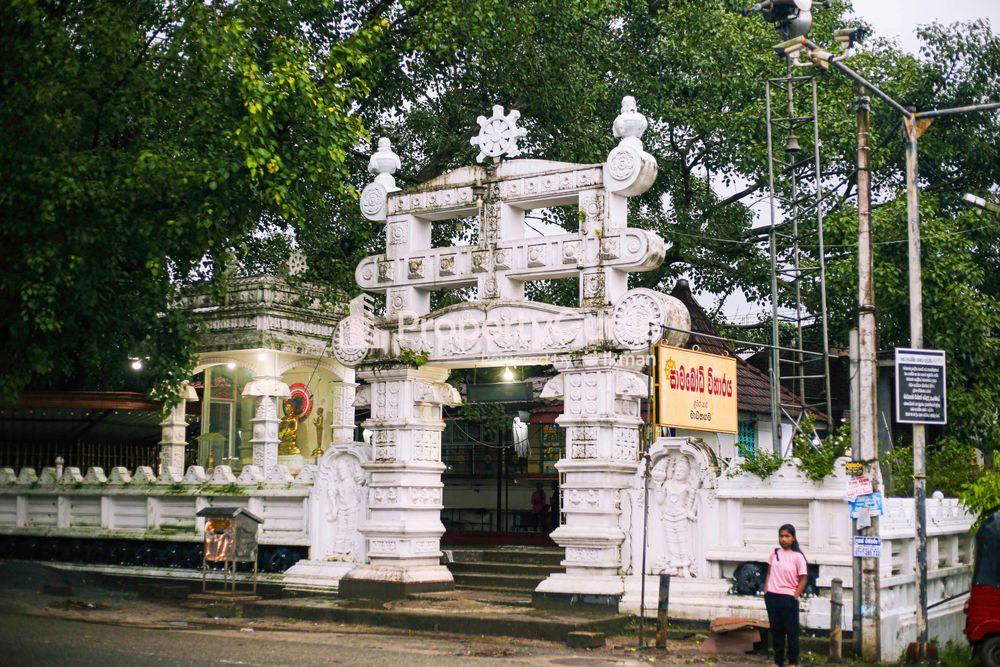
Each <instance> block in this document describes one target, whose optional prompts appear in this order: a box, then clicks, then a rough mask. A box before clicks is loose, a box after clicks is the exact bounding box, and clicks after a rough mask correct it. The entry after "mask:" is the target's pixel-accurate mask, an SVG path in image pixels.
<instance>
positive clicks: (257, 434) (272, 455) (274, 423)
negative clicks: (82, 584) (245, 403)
mask: <svg viewBox="0 0 1000 667" xmlns="http://www.w3.org/2000/svg"><path fill="white" fill-rule="evenodd" d="M277 402H278V398H277V397H276V396H258V397H257V407H256V409H255V410H254V415H253V419H251V420H250V422H251V423H252V424H253V438H251V439H250V444H251V445H253V465H255V466H257V467H258V468H260V471H261V474H262V475H263V476H264V477H267V475H268V473H270V472H271V469H272V468H274V466H276V465H278V424H279V423H281V420H280V419H279V418H278V405H277Z"/></svg>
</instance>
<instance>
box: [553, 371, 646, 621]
mask: <svg viewBox="0 0 1000 667" xmlns="http://www.w3.org/2000/svg"><path fill="white" fill-rule="evenodd" d="M641 364H642V357H641V356H639V355H632V354H624V355H618V354H616V353H612V352H600V353H594V354H588V355H584V356H580V357H567V358H562V359H559V360H557V361H556V362H555V367H556V370H558V371H560V374H559V375H558V376H557V377H556V378H555V380H554V381H550V384H551V386H552V387H554V389H553V388H551V387H547V391H546V392H545V393H543V396H546V397H554V396H555V395H557V394H560V393H561V395H562V398H563V406H564V407H563V414H562V415H560V416H559V418H558V419H556V422H557V423H558V424H559V426H560V427H561V428H563V429H565V431H566V454H565V458H563V459H561V460H560V461H559V462H558V463H557V464H556V469H557V470H558V471H559V472H560V474H561V475H563V476H564V477H563V480H564V481H563V484H562V488H561V489H560V497H561V500H562V512H563V515H564V517H565V519H564V523H563V524H562V525H561V526H560V527H559V528H557V529H556V530H555V531H554V532H553V533H552V539H553V540H555V542H556V543H557V544H558V545H559V546H561V547H564V548H565V549H566V559H565V560H564V561H563V564H564V565H565V566H566V571H565V572H564V573H557V574H553V575H550V576H549V578H548V579H546V580H545V581H543V582H542V583H541V584H539V586H538V588H536V589H535V602H536V604H537V605H538V606H569V605H570V604H573V605H577V604H580V600H581V598H580V597H579V596H581V595H582V596H585V597H584V599H583V604H587V605H596V606H601V607H610V608H612V609H617V606H618V602H619V600H620V598H621V596H622V594H623V593H624V582H623V579H622V577H621V571H622V570H624V569H626V568H627V567H628V564H627V563H624V562H623V561H622V553H621V546H622V543H623V542H624V540H625V539H626V531H627V530H628V526H623V525H622V519H621V517H622V509H621V502H622V500H621V492H622V490H624V489H626V488H629V487H630V486H631V483H632V478H633V476H634V475H635V473H636V469H637V466H638V455H639V428H640V427H641V425H642V418H641V417H640V415H639V402H640V400H641V399H642V398H643V397H644V396H645V395H646V393H647V383H646V378H645V376H644V375H643V374H642V372H641V370H642V367H641Z"/></svg>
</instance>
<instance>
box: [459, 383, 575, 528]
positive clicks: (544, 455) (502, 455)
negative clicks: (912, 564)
mask: <svg viewBox="0 0 1000 667" xmlns="http://www.w3.org/2000/svg"><path fill="white" fill-rule="evenodd" d="M552 375H553V371H552V369H551V367H550V366H522V367H513V368H512V367H510V366H504V367H494V368H472V369H460V370H453V371H452V377H451V382H452V383H453V384H454V385H456V386H457V387H458V389H459V391H460V393H461V394H462V398H463V404H462V405H461V406H456V407H452V408H447V409H445V411H444V415H443V416H444V423H445V427H444V431H443V432H442V434H441V457H442V461H443V463H444V465H445V471H444V473H443V475H442V482H443V483H444V494H443V505H444V507H443V509H442V511H441V522H442V524H443V525H444V527H445V534H444V536H443V538H442V543H443V544H444V545H452V546H461V545H466V544H484V545H504V544H506V545H529V546H545V547H554V546H556V544H555V542H554V541H552V539H551V538H550V537H549V534H550V533H551V532H552V531H553V530H555V528H557V527H558V526H559V524H560V514H561V507H560V502H559V472H558V470H556V463H557V462H558V461H559V460H560V459H561V458H563V457H564V455H565V435H564V432H563V430H562V429H560V428H559V426H558V424H556V422H555V420H556V417H558V416H559V414H560V413H561V406H558V405H553V404H552V402H551V401H545V400H543V399H541V398H540V397H539V395H540V393H541V389H542V386H544V383H545V382H546V381H547V380H548V379H549V378H551V377H552ZM538 485H541V490H542V491H541V493H542V495H541V496H538V497H535V498H533V494H535V493H536V490H537V488H538ZM533 500H535V501H536V503H535V505H537V501H538V500H542V501H543V502H542V505H543V506H542V509H541V511H537V507H536V506H533Z"/></svg>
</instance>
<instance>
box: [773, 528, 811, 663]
mask: <svg viewBox="0 0 1000 667" xmlns="http://www.w3.org/2000/svg"><path fill="white" fill-rule="evenodd" d="M778 544H779V545H780V546H779V547H778V548H777V549H775V550H774V551H772V552H771V555H770V556H769V557H768V559H767V564H768V569H767V584H766V586H765V593H764V604H765V605H766V606H767V620H768V622H769V623H770V625H771V645H772V646H773V647H774V664H775V665H778V666H779V667H783V666H784V665H785V638H786V637H787V638H788V665H789V666H790V667H795V665H796V664H797V663H798V661H799V598H800V597H802V591H804V590H805V589H806V582H808V581H809V575H808V568H807V564H806V557H805V556H804V555H802V549H800V548H799V541H798V540H797V539H795V526H793V525H792V524H790V523H786V524H785V525H784V526H782V527H781V528H779V529H778Z"/></svg>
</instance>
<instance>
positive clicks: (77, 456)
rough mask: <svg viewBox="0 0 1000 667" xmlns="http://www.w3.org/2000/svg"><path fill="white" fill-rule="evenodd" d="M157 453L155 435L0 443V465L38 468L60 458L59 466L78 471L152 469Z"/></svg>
mask: <svg viewBox="0 0 1000 667" xmlns="http://www.w3.org/2000/svg"><path fill="white" fill-rule="evenodd" d="M159 456H160V448H159V444H158V438H152V439H150V440H149V441H148V442H118V443H99V442H66V441H41V442H38V441H33V442H0V468H13V469H14V470H20V469H21V468H34V469H35V470H41V469H42V468H44V467H46V466H50V465H52V464H54V463H55V461H56V458H57V457H62V459H63V465H65V466H73V467H76V468H79V469H80V470H87V469H89V468H103V469H104V470H110V469H111V468H113V467H114V466H124V467H126V468H128V469H129V470H135V469H136V468H138V467H139V466H149V467H151V468H155V467H156V465H157V463H158V461H159Z"/></svg>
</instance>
